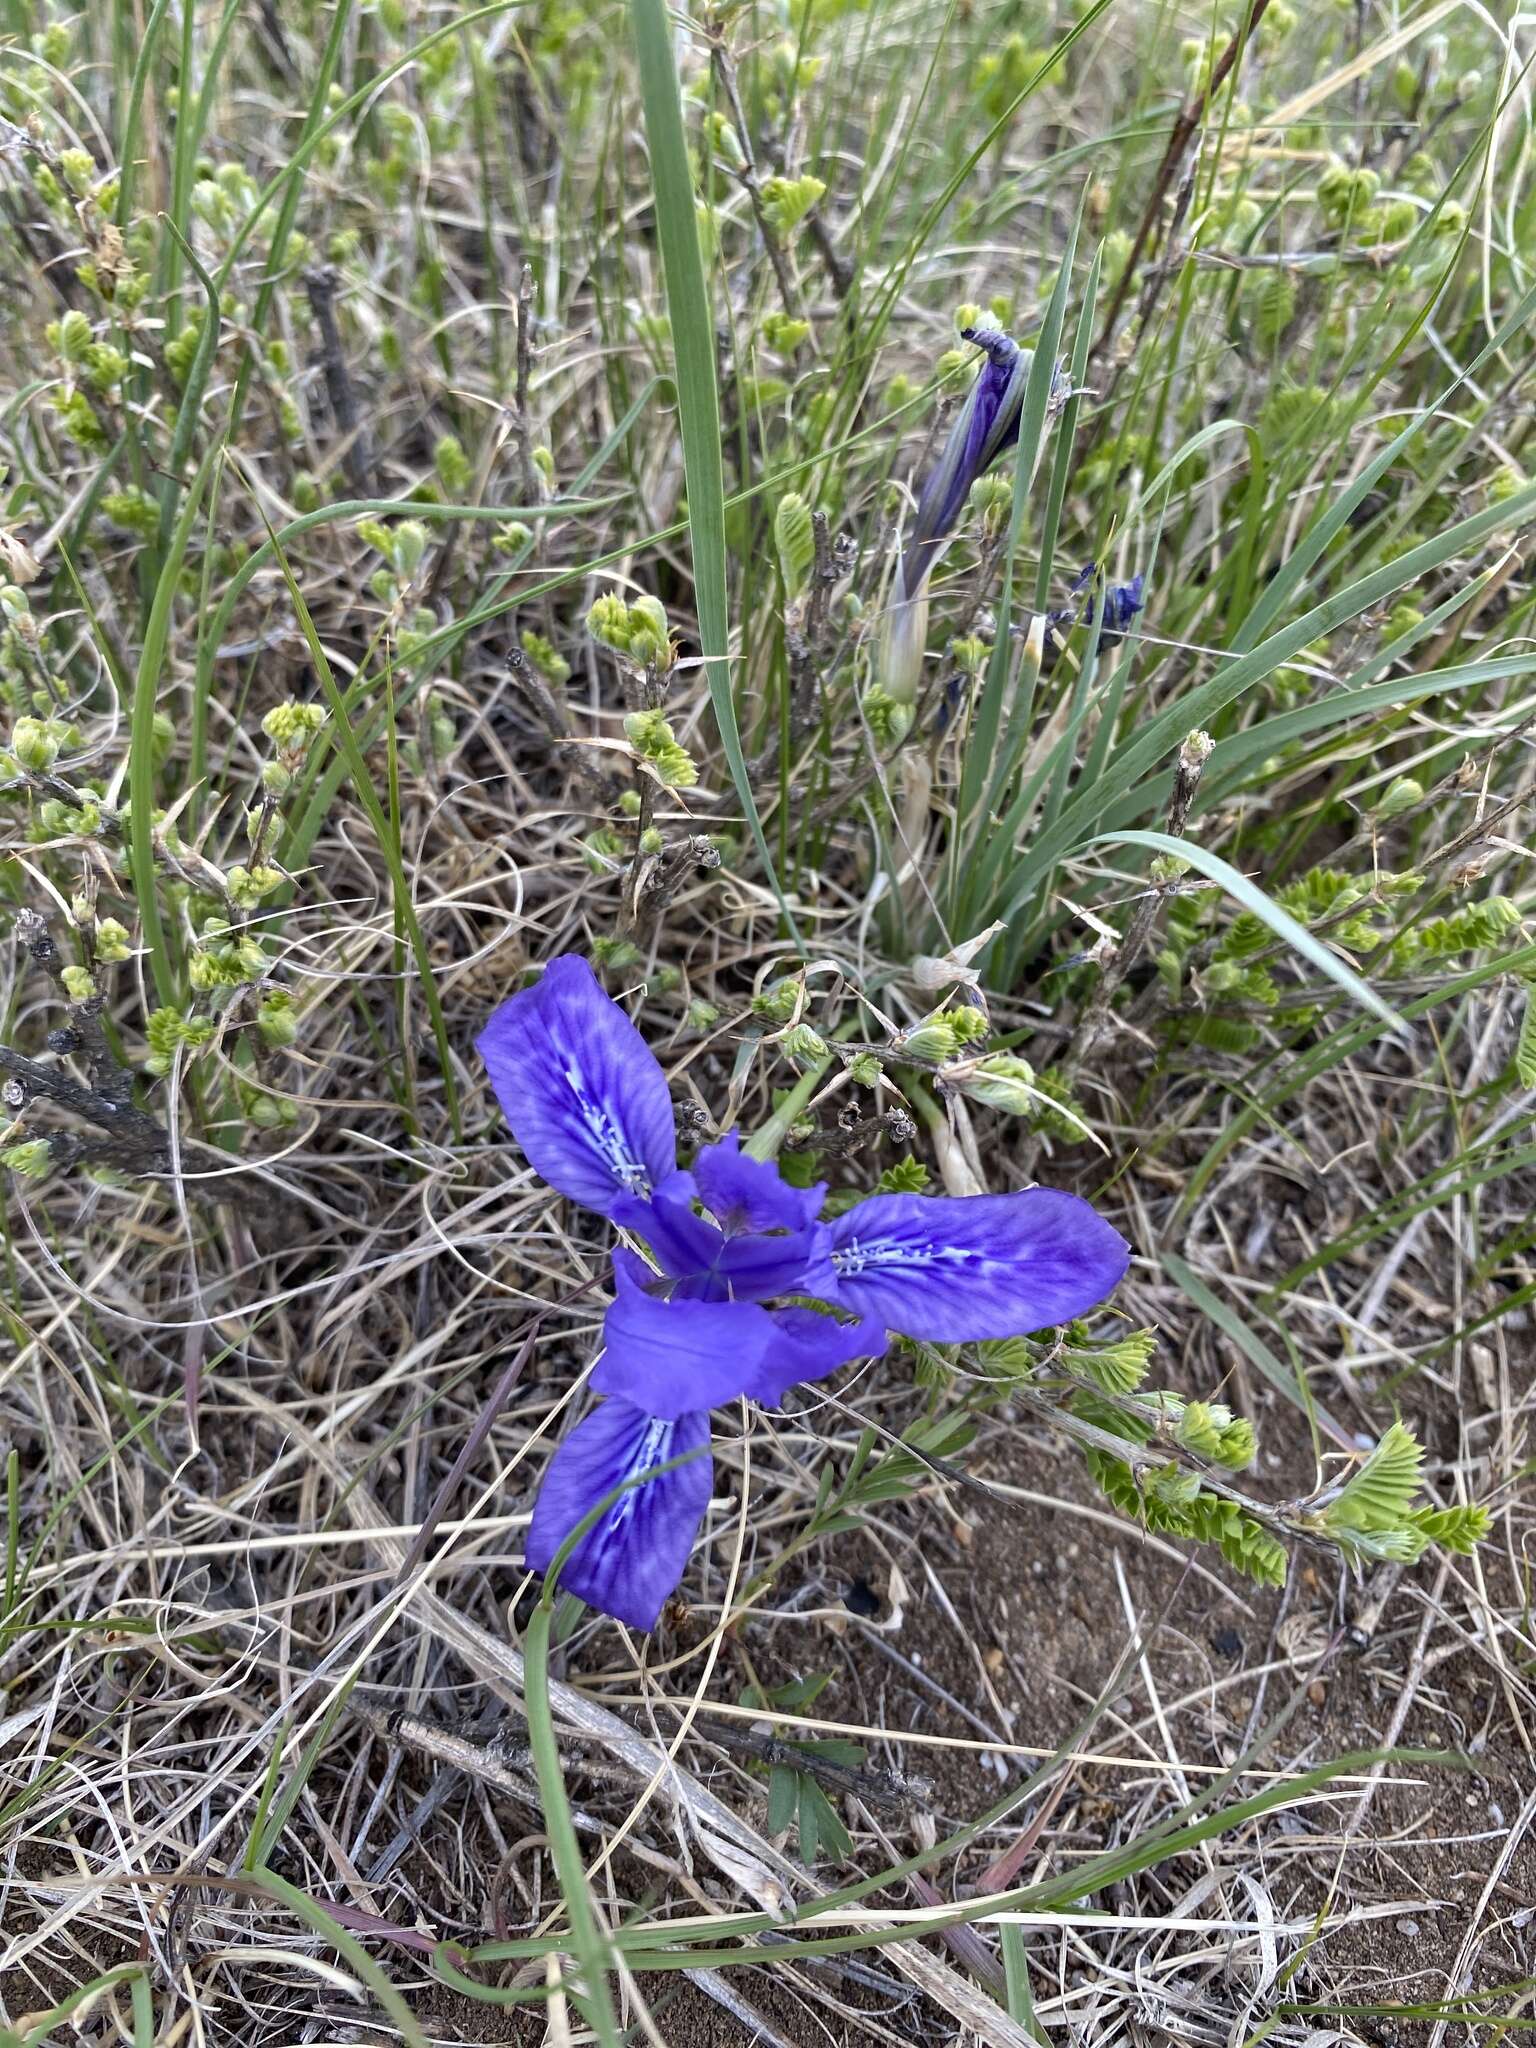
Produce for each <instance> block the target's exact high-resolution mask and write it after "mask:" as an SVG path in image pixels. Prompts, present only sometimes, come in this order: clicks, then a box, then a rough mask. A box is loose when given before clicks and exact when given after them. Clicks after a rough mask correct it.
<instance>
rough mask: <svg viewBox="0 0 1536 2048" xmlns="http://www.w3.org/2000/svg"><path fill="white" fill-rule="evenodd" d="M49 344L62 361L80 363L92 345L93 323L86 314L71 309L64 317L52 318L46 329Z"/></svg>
mask: <svg viewBox="0 0 1536 2048" xmlns="http://www.w3.org/2000/svg"><path fill="white" fill-rule="evenodd" d="M44 332H45V334H46V335H47V337H48V345H49V347H50V348H51V349H52V350H53V352H54V354H55V355H57V356H58V357H59V358H60V359H61V360H62V361H64V362H66V363H79V362H83V361H84V360H85V352H86V350H87V349H88V348H89V347H90V345H91V323H90V321H89V320H87V319H86V317H85V315H84V314H83V313H80V312H76V311H74V310H71V311H70V312H68V313H66V314H64V316H63V318H62V319H59V320H50V321H49V323H48V325H47V327H46V328H45V329H44Z"/></svg>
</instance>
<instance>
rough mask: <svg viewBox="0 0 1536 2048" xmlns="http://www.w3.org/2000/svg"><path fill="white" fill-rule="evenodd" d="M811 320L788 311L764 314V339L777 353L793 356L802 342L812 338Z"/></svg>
mask: <svg viewBox="0 0 1536 2048" xmlns="http://www.w3.org/2000/svg"><path fill="white" fill-rule="evenodd" d="M810 333H811V323H810V321H809V320H799V319H795V318H793V317H792V316H791V315H790V314H788V313H767V314H765V315H764V316H763V340H764V341H765V342H766V343H767V345H768V347H769V348H771V349H772V350H773V352H774V354H775V355H780V356H792V355H793V354H794V353H795V350H796V349H797V348H799V347H800V346H801V344H802V343H803V342H805V341H808V340H809V339H810Z"/></svg>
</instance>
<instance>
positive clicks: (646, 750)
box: [624, 711, 699, 789]
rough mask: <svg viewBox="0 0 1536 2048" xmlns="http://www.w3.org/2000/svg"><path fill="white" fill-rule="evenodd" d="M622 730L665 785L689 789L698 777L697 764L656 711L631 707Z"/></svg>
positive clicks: (672, 787)
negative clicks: (636, 709) (633, 709)
mask: <svg viewBox="0 0 1536 2048" xmlns="http://www.w3.org/2000/svg"><path fill="white" fill-rule="evenodd" d="M624 734H625V737H626V738H627V739H628V741H629V744H630V745H631V746H632V747H633V748H634V750H635V752H636V753H637V754H638V755H639V757H640V759H641V760H642V761H645V762H646V763H647V764H648V765H649V767H650V769H651V771H652V773H653V774H654V775H655V776H656V779H657V780H658V781H659V782H662V783H664V784H665V785H666V787H667V788H668V789H689V788H691V787H692V785H693V784H694V783H695V782H697V781H698V779H699V770H698V765H697V763H696V762H695V761H694V758H693V756H692V755H691V754H690V753H689V752H688V749H687V748H686V747H684V746H683V745H681V744H680V742H679V741H678V739H677V736H676V734H675V733H674V732H673V730H672V728H671V726H670V725H669V724H668V723H667V721H666V719H665V717H664V716H663V715H662V713H661V712H660V711H632V712H630V714H629V716H628V717H627V718H626V719H625V720H624Z"/></svg>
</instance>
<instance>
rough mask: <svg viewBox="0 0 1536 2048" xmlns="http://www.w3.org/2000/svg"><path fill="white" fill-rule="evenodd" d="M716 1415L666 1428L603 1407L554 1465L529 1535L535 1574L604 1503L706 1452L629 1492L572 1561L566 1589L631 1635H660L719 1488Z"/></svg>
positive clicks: (623, 1409) (614, 1404)
mask: <svg viewBox="0 0 1536 2048" xmlns="http://www.w3.org/2000/svg"><path fill="white" fill-rule="evenodd" d="M708 1445H709V1417H708V1416H707V1415H705V1414H690V1415H679V1416H676V1417H674V1418H673V1419H672V1420H670V1421H661V1420H659V1419H658V1418H656V1417H655V1416H651V1415H646V1414H645V1413H643V1412H642V1411H641V1410H640V1409H638V1408H632V1407H631V1406H630V1404H629V1403H628V1402H627V1401H604V1402H602V1403H601V1404H600V1405H599V1406H598V1407H597V1408H595V1409H594V1410H593V1412H592V1413H591V1414H590V1415H589V1416H588V1417H587V1418H586V1420H585V1421H584V1422H580V1423H578V1424H577V1426H576V1427H575V1429H573V1430H572V1431H571V1433H570V1435H569V1436H568V1437H567V1438H566V1439H565V1442H564V1443H563V1444H561V1446H560V1448H559V1449H558V1450H557V1451H556V1452H555V1455H554V1456H553V1458H551V1459H550V1461H549V1467H548V1470H547V1471H546V1472H545V1474H544V1483H543V1485H542V1486H541V1487H540V1488H539V1497H538V1499H537V1500H536V1501H535V1502H534V1506H533V1521H532V1523H531V1524H530V1526H529V1530H528V1544H527V1558H528V1564H529V1568H530V1569H531V1570H533V1571H536V1572H542V1571H547V1570H548V1569H549V1567H550V1564H551V1563H552V1562H553V1560H554V1556H555V1552H556V1551H557V1550H558V1549H559V1548H560V1546H561V1544H562V1543H563V1542H564V1541H565V1539H566V1537H567V1536H569V1535H570V1533H571V1531H572V1530H573V1529H574V1528H575V1527H576V1526H577V1524H578V1523H579V1522H581V1521H582V1520H583V1519H584V1518H585V1517H586V1516H587V1515H589V1514H590V1513H591V1512H592V1510H593V1508H595V1507H596V1506H597V1504H598V1502H599V1501H600V1500H602V1499H603V1498H604V1497H605V1496H606V1495H607V1494H610V1493H612V1492H613V1490H614V1488H615V1487H617V1486H622V1485H623V1483H624V1481H625V1480H626V1479H633V1478H635V1477H636V1476H637V1475H638V1474H640V1473H642V1472H647V1471H649V1470H650V1469H651V1468H652V1467H653V1466H656V1465H665V1464H666V1463H667V1462H668V1461H669V1460H670V1459H672V1458H677V1457H681V1456H683V1455H684V1454H685V1453H686V1452H688V1451H697V1450H700V1449H702V1450H703V1452H704V1455H703V1456H702V1457H696V1458H691V1459H689V1460H688V1462H687V1463H686V1464H683V1465H679V1466H677V1467H676V1468H675V1470H673V1471H671V1472H663V1473H662V1474H661V1475H660V1477H659V1478H656V1479H647V1480H644V1481H642V1482H641V1484H640V1485H638V1486H632V1487H631V1488H630V1489H629V1491H628V1492H627V1493H622V1494H620V1496H619V1498H618V1499H617V1500H616V1501H615V1502H614V1504H613V1505H612V1507H610V1508H609V1510H608V1512H607V1513H606V1514H605V1515H604V1516H603V1517H602V1519H601V1520H600V1521H599V1522H597V1523H595V1524H594V1526H593V1527H592V1528H591V1529H589V1530H588V1531H587V1533H586V1535H585V1536H583V1537H582V1539H581V1541H580V1542H579V1543H578V1544H577V1545H576V1548H575V1549H574V1550H573V1551H572V1552H571V1554H570V1556H569V1557H568V1558H567V1559H566V1561H565V1564H564V1566H563V1568H562V1570H561V1573H560V1585H561V1588H562V1590H563V1591H565V1592H567V1593H579V1594H580V1595H581V1597H582V1599H583V1600H585V1601H586V1602H587V1603H588V1605H589V1606H592V1607H596V1608H600V1609H601V1610H602V1612H603V1613H604V1614H611V1615H613V1616H614V1617H615V1618H616V1619H617V1620H619V1621H623V1622H627V1623H628V1624H629V1626H630V1627H631V1628H641V1629H646V1628H654V1627H655V1626H656V1620H657V1617H658V1616H659V1615H660V1613H661V1610H662V1608H663V1606H664V1605H665V1603H666V1600H667V1596H668V1595H669V1594H670V1593H672V1592H673V1591H674V1589H675V1588H676V1586H677V1583H678V1581H679V1579H681V1577H682V1576H683V1573H684V1571H685V1570H686V1569H687V1566H688V1554H689V1552H690V1551H691V1550H692V1548H693V1539H694V1537H695V1536H696V1535H697V1533H698V1527H699V1523H700V1522H701V1521H702V1520H703V1519H704V1510H705V1509H706V1508H707V1507H708V1506H709V1496H710V1491H711V1488H712V1486H713V1484H714V1480H713V1468H712V1464H711V1460H710V1457H709V1451H708Z"/></svg>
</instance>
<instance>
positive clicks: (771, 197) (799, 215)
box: [763, 174, 827, 235]
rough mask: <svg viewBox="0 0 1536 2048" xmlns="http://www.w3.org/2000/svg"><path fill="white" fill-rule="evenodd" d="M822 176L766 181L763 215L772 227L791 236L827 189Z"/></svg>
mask: <svg viewBox="0 0 1536 2048" xmlns="http://www.w3.org/2000/svg"><path fill="white" fill-rule="evenodd" d="M826 189H827V188H826V186H825V184H824V183H823V182H822V180H821V179H820V178H813V177H811V176H810V175H809V174H807V175H805V176H802V177H799V178H768V179H766V180H765V181H764V184H763V216H764V218H765V219H766V220H767V222H768V225H769V226H770V227H771V228H774V229H776V230H777V232H778V233H779V234H781V235H787V234H790V233H792V232H793V230H794V229H795V228H797V227H798V226H799V225H800V223H801V221H803V220H804V219H805V217H806V215H807V214H808V213H809V212H810V210H811V208H812V207H813V206H814V205H815V204H816V202H817V201H818V200H819V199H820V198H821V196H822V194H823V193H824V192H825V191H826Z"/></svg>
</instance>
